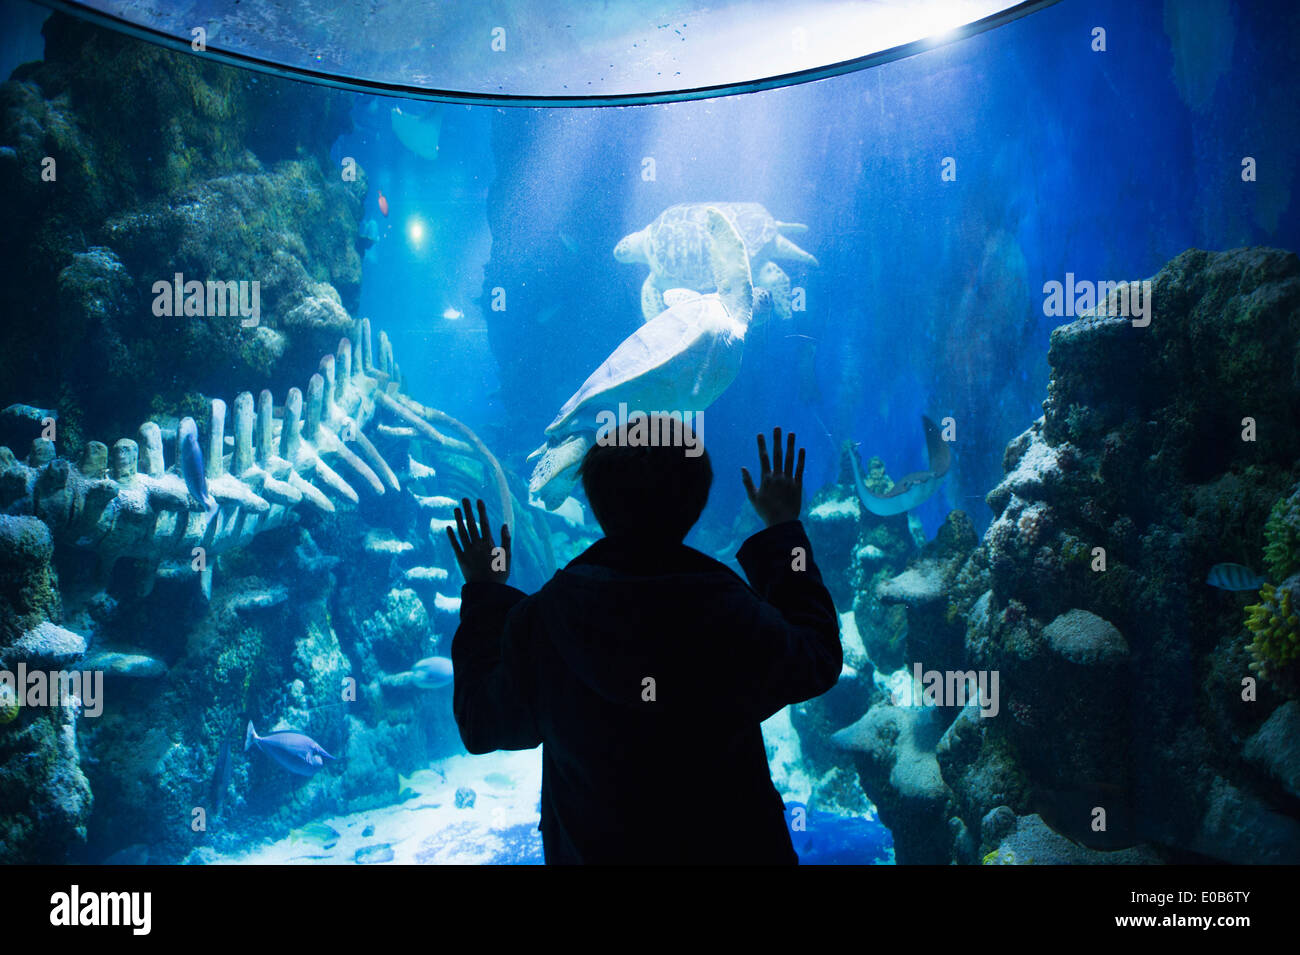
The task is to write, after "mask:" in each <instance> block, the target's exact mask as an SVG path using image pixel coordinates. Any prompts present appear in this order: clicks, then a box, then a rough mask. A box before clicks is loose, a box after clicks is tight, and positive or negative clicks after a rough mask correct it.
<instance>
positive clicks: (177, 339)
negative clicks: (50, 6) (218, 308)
mask: <svg viewBox="0 0 1300 955" xmlns="http://www.w3.org/2000/svg"><path fill="white" fill-rule="evenodd" d="M43 32H44V35H45V58H44V60H42V61H39V62H35V63H28V64H25V65H23V66H21V67H19V68H18V69H17V70H15V71H14V73H13V76H12V77H11V78H10V80H9V81H8V82H6V83H4V84H2V85H0V143H3V144H4V145H5V146H6V147H8V148H9V149H11V150H12V151H13V152H12V154H13V157H14V160H15V161H11V162H5V163H0V190H2V191H3V192H4V194H5V196H7V197H9V199H10V203H9V206H8V210H9V211H8V213H7V219H6V224H7V226H8V228H6V229H5V230H4V234H3V235H0V263H2V264H0V272H3V274H4V276H5V278H4V281H0V308H3V310H4V313H5V315H6V316H7V318H6V338H7V342H8V344H9V347H8V348H6V349H5V351H4V353H3V354H2V355H0V380H4V381H5V382H6V385H7V387H8V388H9V389H11V390H12V393H13V394H16V395H21V396H26V397H27V399H28V400H30V398H32V397H35V396H37V395H44V396H45V400H47V401H49V402H50V403H51V404H55V403H57V407H58V410H59V412H60V417H59V426H60V437H59V443H60V447H61V448H63V449H64V451H65V453H67V454H68V455H69V456H70V457H72V458H74V459H79V458H80V456H81V453H82V451H83V445H84V442H85V440H86V439H87V436H88V435H90V434H105V433H107V434H122V433H124V432H126V431H127V430H128V429H130V428H133V427H134V426H135V425H136V424H137V423H138V422H140V421H141V420H143V419H145V418H146V417H148V416H150V415H155V414H172V415H176V416H178V417H179V416H183V415H185V414H193V413H194V412H195V410H196V409H195V408H193V407H187V404H190V405H192V404H193V401H194V395H195V394H197V393H206V394H214V393H220V392H221V391H222V390H223V389H224V388H225V387H226V382H228V381H229V380H230V378H231V376H234V378H235V380H242V381H246V382H248V383H249V384H250V385H252V386H255V387H262V386H265V385H270V384H271V383H272V382H274V381H276V380H283V379H285V378H287V377H291V376H292V375H293V374H294V372H295V369H298V368H301V367H303V366H304V365H306V364H307V363H308V362H314V360H315V358H316V357H317V356H319V355H320V354H321V352H322V351H324V350H326V349H329V348H332V347H333V344H334V342H336V341H337V340H338V337H339V335H340V334H342V333H344V332H345V331H346V329H347V327H348V326H349V325H350V324H351V319H350V317H349V312H350V311H351V310H354V309H355V308H356V307H357V305H358V303H359V293H360V281H361V258H360V255H359V253H358V251H357V233H358V225H359V221H360V216H361V203H362V200H363V198H364V196H365V193H366V188H367V186H366V179H365V175H364V172H362V171H360V170H358V175H357V176H356V178H355V180H354V181H344V178H343V177H342V176H340V175H339V173H338V170H337V168H336V167H334V164H333V163H331V161H330V159H329V149H330V145H331V144H332V143H333V141H334V140H335V139H336V138H337V136H338V135H339V134H340V133H342V132H345V131H346V130H347V129H348V128H350V124H351V120H350V118H349V111H350V108H351V102H352V100H351V97H350V96H349V95H348V94H345V93H341V92H339V91H335V90H328V89H324V88H321V87H314V86H310V85H305V84H298V83H269V82H264V81H262V80H261V79H260V78H259V77H257V76H256V75H255V74H252V73H248V72H246V71H242V70H237V69H234V68H231V67H225V66H221V65H218V64H215V63H212V62H210V61H206V60H203V59H199V58H196V57H190V56H185V55H183V54H180V53H175V52H172V51H170V50H167V49H164V48H162V47H159V46H156V45H154V44H150V43H146V42H143V41H140V40H136V39H132V38H129V37H127V36H124V35H122V34H119V33H116V32H111V31H106V30H103V29H102V28H98V27H95V26H92V25H90V24H88V23H86V22H84V21H81V20H78V19H74V18H72V17H68V16H65V15H63V14H59V13H55V14H53V15H51V16H50V17H49V18H48V19H47V20H46V22H45V26H44V28H43ZM124 116H129V117H130V121H129V122H123V121H122V118H123V117H124ZM50 163H53V165H52V166H51V165H49V164H50ZM47 176H48V177H51V178H44V177H47ZM176 273H181V274H182V275H183V276H184V278H185V279H186V280H192V279H197V280H199V281H203V282H206V281H207V280H213V281H219V282H238V281H245V282H250V283H251V282H253V281H256V282H258V283H259V285H260V315H259V316H258V324H257V325H256V327H245V326H244V325H243V324H242V319H241V317H240V316H239V315H227V314H225V313H224V312H219V313H218V314H217V315H215V316H214V315H203V316H194V315H186V314H168V315H159V314H157V311H156V309H154V308H153V307H152V304H153V302H154V292H153V290H152V289H153V285H154V283H155V282H157V281H160V280H162V281H166V282H171V281H172V280H173V277H174V276H175V275H176ZM146 381H147V382H151V383H152V386H151V388H149V389H142V388H140V382H146ZM151 402H157V403H158V404H157V405H156V406H151V404H150V403H151ZM33 436H34V435H33V434H27V435H24V436H23V438H24V440H30V439H31V437H33ZM4 440H6V441H11V442H12V441H14V440H15V438H14V436H13V435H5V436H4Z"/></svg>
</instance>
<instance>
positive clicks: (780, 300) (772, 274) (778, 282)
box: [754, 262, 792, 321]
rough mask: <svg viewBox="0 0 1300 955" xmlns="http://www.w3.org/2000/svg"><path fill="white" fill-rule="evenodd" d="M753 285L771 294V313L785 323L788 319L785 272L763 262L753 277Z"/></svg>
mask: <svg viewBox="0 0 1300 955" xmlns="http://www.w3.org/2000/svg"><path fill="white" fill-rule="evenodd" d="M754 284H755V285H757V286H759V287H760V288H765V289H767V290H768V291H769V292H770V293H771V294H772V312H773V313H774V314H775V315H776V316H777V318H779V319H781V320H782V321H785V320H786V319H788V318H789V317H790V315H791V314H792V313H791V309H790V276H788V275H786V274H785V270H784V269H783V268H781V266H779V265H777V264H776V263H775V262H764V263H763V266H762V268H760V269H759V270H758V274H757V275H756V276H754Z"/></svg>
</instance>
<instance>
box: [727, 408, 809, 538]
mask: <svg viewBox="0 0 1300 955" xmlns="http://www.w3.org/2000/svg"><path fill="white" fill-rule="evenodd" d="M803 454H804V449H803V448H800V449H799V463H798V466H796V465H795V456H794V434H793V433H791V434H790V435H789V436H788V441H787V443H786V450H785V455H784V457H783V456H782V454H781V429H780V428H773V429H772V461H771V462H769V461H768V459H767V444H766V442H764V440H763V436H762V435H761V434H760V435H759V436H758V464H759V480H758V488H757V489H755V488H754V479H753V478H752V477H750V474H749V469H748V468H741V469H740V479H741V481H743V482H744V485H745V493H746V494H748V495H749V503H751V504H753V505H754V510H755V511H757V512H758V516H759V517H760V518H762V520H763V523H764V524H766V525H767V526H768V527H771V526H772V525H773V524H781V523H784V522H785V521H793V520H798V518H799V508H800V507H801V506H802V505H803Z"/></svg>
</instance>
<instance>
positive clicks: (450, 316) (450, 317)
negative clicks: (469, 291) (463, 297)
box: [442, 306, 465, 322]
mask: <svg viewBox="0 0 1300 955" xmlns="http://www.w3.org/2000/svg"><path fill="white" fill-rule="evenodd" d="M442 317H443V318H445V319H447V321H449V322H454V321H456V320H457V319H460V318H464V317H465V313H464V312H462V311H461V310H460V309H458V308H451V307H450V306H448V307H447V309H446V310H445V311H444V312H443V313H442Z"/></svg>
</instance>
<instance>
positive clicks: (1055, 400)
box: [938, 249, 1300, 862]
mask: <svg viewBox="0 0 1300 955" xmlns="http://www.w3.org/2000/svg"><path fill="white" fill-rule="evenodd" d="M1151 287H1152V301H1153V303H1154V307H1153V314H1152V317H1151V322H1150V324H1149V325H1146V326H1145V327H1143V326H1140V325H1139V326H1135V325H1134V324H1133V322H1132V321H1131V320H1130V319H1128V318H1124V317H1120V316H1118V315H1116V316H1110V315H1106V314H1086V315H1084V316H1082V317H1081V318H1079V319H1078V320H1077V321H1074V322H1071V323H1069V324H1067V325H1063V326H1061V327H1059V328H1057V329H1056V330H1055V331H1054V332H1053V333H1052V337H1051V347H1050V349H1049V355H1048V358H1049V362H1050V364H1051V366H1052V369H1051V379H1050V382H1049V385H1048V394H1047V400H1046V401H1045V402H1044V416H1043V418H1042V419H1040V420H1039V421H1038V422H1035V423H1034V424H1033V425H1032V426H1031V427H1030V428H1029V429H1027V430H1026V431H1025V432H1023V433H1022V434H1021V435H1019V436H1018V437H1017V438H1015V439H1014V440H1012V441H1011V442H1010V443H1009V444H1008V445H1007V449H1006V453H1005V455H1004V460H1003V465H1004V470H1005V471H1006V477H1005V478H1004V479H1003V480H1002V481H1001V482H1000V483H999V484H998V485H997V487H995V488H994V489H993V490H992V491H991V492H990V493H989V495H988V498H987V500H988V502H989V504H990V506H991V507H992V508H993V509H994V511H995V513H996V517H995V519H994V521H993V523H992V524H991V525H990V527H989V529H988V531H987V533H986V534H985V536H984V539H983V541H982V542H981V545H980V547H979V548H978V549H977V550H976V551H975V552H974V553H973V554H972V555H971V557H970V559H969V560H968V561H967V563H966V565H965V566H964V567H963V568H962V569H961V571H960V572H959V573H958V575H957V577H956V578H955V580H954V583H953V586H952V597H951V598H950V599H951V601H952V604H953V608H954V610H955V611H956V612H958V613H959V614H960V615H961V617H962V619H963V621H964V624H965V628H966V632H965V640H964V643H965V652H966V654H967V659H966V661H965V662H966V663H967V665H975V666H979V667H984V668H988V669H991V670H997V671H998V672H1000V674H1001V678H1002V681H1001V690H1002V696H1003V699H1002V703H1003V712H1002V713H1001V714H1000V715H999V717H998V718H997V719H994V720H984V721H980V722H979V723H978V724H976V723H970V725H968V726H966V727H965V728H963V725H962V724H963V723H964V722H969V721H964V720H963V719H962V718H959V719H958V720H957V722H955V723H954V724H953V727H952V729H951V730H950V733H949V735H948V736H947V737H946V738H945V740H944V742H943V743H941V745H940V748H939V754H938V755H939V765H940V767H941V769H942V771H943V773H944V779H945V782H946V783H947V784H948V786H949V787H950V788H951V789H952V791H953V792H954V794H955V801H956V806H957V811H958V814H959V816H960V818H961V820H962V822H963V824H964V825H965V826H966V828H967V829H968V830H969V831H970V832H972V833H977V832H979V831H980V827H981V824H982V821H983V820H985V819H986V818H988V816H989V814H990V813H991V812H993V811H994V810H996V809H998V807H999V806H1000V805H1005V806H1008V807H1009V808H1010V809H1011V810H1012V811H1013V812H1015V813H1016V814H1018V815H1019V816H1020V817H1021V818H1022V819H1024V818H1025V817H1029V816H1032V817H1034V818H1035V819H1037V820H1038V821H1037V822H1033V823H1031V824H1029V825H1030V829H1029V830H1028V832H1029V833H1030V835H1029V836H1026V835H1025V834H1024V833H1022V835H1021V841H1020V842H1017V843H1015V844H1006V843H1005V838H1010V837H1005V838H1004V839H998V840H992V839H982V840H981V842H982V846H983V848H984V851H986V852H995V853H997V852H1002V853H1003V854H1004V855H1005V854H1006V853H1008V852H1012V853H1015V855H1016V856H1017V857H1019V858H1021V859H1022V861H1023V857H1024V855H1025V853H1026V852H1030V848H1029V847H1030V845H1031V844H1032V845H1038V846H1039V848H1037V849H1033V851H1032V854H1033V855H1034V856H1035V857H1042V856H1043V855H1044V853H1045V850H1044V849H1043V848H1042V844H1043V840H1042V839H1040V838H1039V836H1040V835H1041V834H1042V828H1046V829H1047V830H1048V831H1055V832H1058V833H1061V834H1063V835H1064V836H1066V837H1068V838H1069V839H1070V840H1073V842H1075V843H1079V844H1081V845H1084V846H1087V847H1089V848H1090V849H1094V850H1115V849H1122V848H1124V847H1142V846H1146V847H1152V848H1154V849H1155V851H1156V853H1157V855H1159V856H1161V857H1164V856H1165V855H1166V854H1172V855H1173V856H1175V857H1182V856H1181V855H1180V854H1182V853H1194V854H1196V855H1198V856H1201V857H1204V856H1210V857H1212V858H1216V859H1220V860H1223V861H1232V862H1242V861H1246V860H1247V859H1250V860H1252V861H1266V860H1271V861H1279V860H1281V859H1293V858H1296V857H1300V833H1298V832H1297V831H1296V830H1295V829H1294V827H1293V826H1292V825H1289V824H1288V823H1287V821H1286V819H1287V817H1286V813H1287V811H1288V809H1287V806H1285V805H1283V801H1284V799H1285V798H1289V797H1285V796H1284V795H1283V792H1284V784H1283V782H1282V781H1283V780H1284V779H1287V778H1290V776H1289V773H1290V771H1289V769H1288V768H1287V767H1288V765H1289V764H1288V763H1287V762H1286V761H1287V756H1286V752H1287V750H1286V747H1283V746H1278V748H1277V754H1276V764H1275V761H1274V760H1271V759H1270V758H1269V757H1268V756H1266V755H1265V747H1266V746H1272V745H1275V744H1276V742H1277V739H1278V735H1279V733H1280V730H1279V727H1280V726H1283V725H1286V724H1285V722H1284V721H1285V720H1286V719H1287V716H1286V714H1285V713H1284V714H1283V715H1282V716H1274V717H1272V718H1271V719H1270V722H1269V723H1268V724H1267V725H1268V726H1269V727H1270V728H1269V729H1267V730H1266V729H1264V728H1263V727H1262V726H1261V724H1262V723H1263V722H1264V719H1265V716H1267V715H1268V714H1269V713H1278V712H1281V711H1280V710H1278V709H1277V708H1276V706H1277V703H1278V702H1281V701H1280V700H1279V699H1278V696H1277V694H1279V693H1282V694H1293V693H1294V692H1296V690H1295V683H1294V681H1293V680H1292V679H1291V676H1290V674H1292V672H1293V667H1294V657H1295V654H1294V653H1293V648H1294V647H1295V646H1296V643H1295V639H1294V632H1295V631H1294V627H1293V626H1292V624H1291V620H1292V619H1293V616H1292V614H1291V609H1290V605H1289V602H1288V598H1287V594H1288V593H1289V591H1290V583H1289V579H1288V578H1284V577H1281V576H1278V575H1277V574H1275V573H1274V571H1285V570H1290V563H1291V557H1292V556H1293V551H1294V550H1295V540H1296V537H1295V535H1294V528H1293V526H1292V525H1293V521H1292V520H1291V517H1292V516H1293V511H1294V510H1295V508H1294V496H1295V494H1296V490H1295V488H1296V478H1297V475H1296V473H1295V471H1294V468H1295V462H1296V461H1297V460H1298V459H1300V432H1298V431H1297V430H1296V429H1295V428H1294V424H1293V419H1294V414H1295V409H1296V408H1300V379H1297V377H1296V376H1295V374H1294V369H1295V368H1296V367H1300V260H1298V259H1297V258H1296V256H1295V255H1294V254H1292V253H1289V252H1282V251H1278V250H1273V249H1238V250H1234V251H1231V252H1224V253H1210V252H1202V251H1199V250H1191V251H1188V252H1186V253H1184V254H1182V255H1180V256H1178V257H1177V258H1176V259H1174V260H1173V261H1171V262H1170V263H1169V264H1168V265H1166V266H1165V268H1163V269H1162V270H1161V271H1160V272H1159V273H1158V274H1157V275H1156V276H1155V277H1153V279H1152V280H1151ZM1224 561H1237V562H1243V563H1247V564H1253V565H1254V566H1255V567H1260V566H1266V567H1267V568H1268V569H1269V571H1270V575H1271V577H1272V583H1271V584H1270V585H1268V586H1266V588H1265V589H1264V590H1262V591H1261V593H1260V595H1259V597H1258V598H1257V600H1255V602H1253V603H1251V604H1250V605H1249V608H1248V610H1247V613H1246V614H1245V617H1244V622H1245V623H1246V626H1245V627H1243V607H1246V606H1247V603H1248V601H1246V600H1243V598H1242V597H1240V596H1238V595H1235V594H1231V593H1227V592H1225V591H1222V590H1218V589H1216V588H1214V587H1211V586H1209V585H1207V584H1206V583H1205V581H1206V576H1207V573H1208V571H1209V568H1210V567H1211V566H1212V565H1214V564H1216V563H1220V562H1224ZM1291 572H1292V573H1294V570H1291ZM1248 664H1249V665H1250V667H1249V668H1248ZM1259 675H1264V676H1267V677H1268V680H1267V681H1264V682H1259V685H1258V687H1257V688H1256V689H1254V690H1251V691H1249V692H1246V693H1243V682H1244V683H1245V684H1246V685H1247V686H1253V683H1252V680H1253V679H1254V678H1256V677H1257V676H1259ZM1256 700H1258V701H1259V702H1255V701H1256ZM1193 701H1195V703H1193ZM1286 712H1287V713H1289V712H1290V711H1286ZM1273 720H1277V721H1278V722H1277V723H1274V722H1273ZM985 724H987V725H985ZM1257 734H1262V735H1257ZM1242 739H1254V740H1255V742H1253V743H1252V744H1250V745H1249V748H1248V755H1247V758H1248V759H1250V760H1252V761H1253V763H1254V767H1258V768H1253V767H1250V766H1247V765H1245V764H1243V762H1242V761H1241V759H1240V753H1241V746H1242V743H1241V740H1242ZM1188 767H1196V771H1194V772H1188ZM1261 774H1262V775H1261ZM1098 809H1102V810H1104V811H1105V828H1104V830H1101V829H1099V828H1098V827H1097V826H1096V825H1095V824H1094V815H1095V813H1096V811H1097V810H1098ZM1040 827H1042V828H1040ZM1261 833H1262V834H1264V835H1261ZM1026 840H1027V841H1026ZM1050 841H1051V843H1052V846H1053V847H1052V848H1051V853H1050V855H1051V856H1052V857H1057V856H1059V857H1060V858H1061V859H1066V858H1072V857H1071V856H1070V854H1069V853H1068V852H1067V853H1064V854H1062V853H1061V852H1059V851H1058V850H1060V849H1061V847H1060V846H1059V845H1057V844H1056V843H1055V840H1050ZM990 843H992V844H990ZM1146 851H1147V850H1142V852H1143V853H1146ZM1113 856H1114V853H1113V852H1109V851H1108V852H1107V854H1106V858H1107V859H1112V857H1113ZM1143 857H1144V858H1145V855H1144V856H1143ZM1087 858H1088V857H1087V856H1086V855H1085V857H1083V858H1081V859H1079V860H1077V861H1087Z"/></svg>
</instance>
